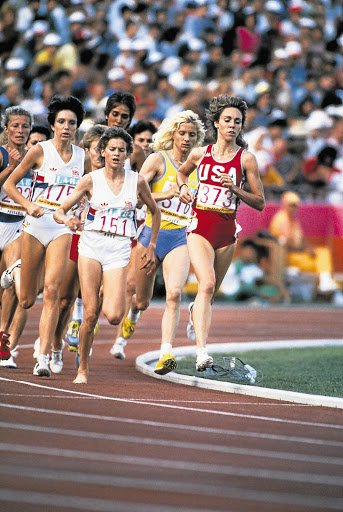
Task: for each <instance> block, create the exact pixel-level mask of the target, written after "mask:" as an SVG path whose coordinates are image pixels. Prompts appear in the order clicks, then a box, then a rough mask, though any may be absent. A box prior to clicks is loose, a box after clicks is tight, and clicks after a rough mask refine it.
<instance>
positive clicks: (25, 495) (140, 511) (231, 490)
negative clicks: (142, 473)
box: [0, 468, 343, 512]
mask: <svg viewBox="0 0 343 512" xmlns="http://www.w3.org/2000/svg"><path fill="white" fill-rule="evenodd" d="M30 469H31V468H30ZM34 471H35V473H37V474H38V475H39V476H38V478H42V479H43V480H46V479H49V480H55V481H57V480H59V481H73V482H76V484H78V485H80V484H88V483H89V482H88V481H87V479H88V478H92V482H91V483H93V484H94V480H96V483H98V485H108V486H111V487H124V488H131V489H143V490H148V491H154V492H159V493H161V492H162V493H163V492H173V493H175V494H200V495H201V496H215V497H221V498H234V499H239V500H247V501H258V502H261V503H264V502H267V503H279V504H287V505H288V506H296V505H298V506H304V505H305V506H307V507H315V509H316V510H318V508H317V507H321V510H325V511H328V510H339V511H342V508H343V500H341V499H339V498H331V497H326V496H325V497H322V496H309V495H304V494H295V493H292V494H290V493H277V492H274V491H271V490H269V491H261V490H253V489H246V488H244V489H242V488H237V487H232V486H231V485H230V486H229V485H228V486H226V488H223V487H219V486H218V485H213V484H208V483H203V484H202V485H200V484H197V483H187V482H184V481H182V482H177V483H176V484H175V483H174V482H172V481H168V482H167V483H166V482H163V481H161V480H149V481H148V480H146V479H141V478H128V477H120V476H119V477H118V476H113V477H111V478H109V477H107V476H103V477H102V478H101V477H100V480H99V475H94V474H89V473H80V472H72V473H69V477H68V478H63V477H62V476H61V474H59V473H57V472H56V471H55V472H53V471H51V470H49V471H47V472H38V471H36V470H35V469H34ZM25 474H27V473H24V476H25ZM29 476H32V474H31V475H29ZM97 477H98V478H97ZM1 500H2V501H10V502H15V503H30V504H31V503H32V504H34V505H36V508H37V505H47V506H49V505H51V506H56V503H58V506H59V507H60V508H64V507H67V508H68V509H74V510H85V511H88V510H90V511H91V512H94V510H96V511H97V512H123V510H129V511H130V512H194V510H195V509H194V507H192V508H191V509H189V508H185V507H183V506H180V505H175V506H168V505H162V504H159V505H153V504H150V503H149V504H143V503H139V504H137V503H132V502H130V501H125V502H120V501H118V500H115V501H114V500H113V501H112V500H110V501H109V500H100V499H95V498H83V497H79V496H65V495H64V494H57V493H56V492H55V493H54V494H51V493H49V494H45V493H38V492H33V491H30V492H26V491H19V490H10V489H2V490H1V489H0V501H1ZM38 508H39V506H38ZM196 510H197V512H219V509H217V508H213V506H212V505H211V503H210V502H209V503H208V505H207V506H206V509H203V508H198V507H197V508H196ZM221 510H222V509H221ZM230 512H235V510H234V509H233V508H231V507H230Z"/></svg>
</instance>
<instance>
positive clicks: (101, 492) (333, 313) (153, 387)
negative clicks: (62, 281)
mask: <svg viewBox="0 0 343 512" xmlns="http://www.w3.org/2000/svg"><path fill="white" fill-rule="evenodd" d="M40 311H41V305H40V304H37V305H36V306H34V308H33V309H32V311H31V315H30V320H29V323H28V326H27V329H26V331H25V335H24V336H23V339H22V344H21V348H20V353H19V357H18V363H19V365H20V368H19V369H17V370H7V369H1V371H0V393H1V400H0V428H1V430H0V433H1V438H0V453H1V459H0V460H1V464H0V468H1V476H0V482H1V484H0V511H1V512H33V511H35V512H36V511H37V510H41V511H43V512H56V511H61V512H68V511H70V512H72V511H93V512H102V511H104V512H116V511H120V512H122V511H123V512H126V511H127V512H136V511H137V512H138V511H139V512H145V511H149V512H174V511H177V512H188V511H197V512H203V511H209V512H210V511H211V512H213V511H229V512H241V511H248V510H249V511H255V510H262V511H263V512H310V511H311V512H312V511H313V512H327V511H331V510H339V511H342V510H343V411H342V410H339V409H330V408H325V407H314V406H305V405H299V404H297V405H294V404H290V403H285V402H279V401H273V400H265V399H263V400H262V399H258V398H253V397H247V396H242V395H231V394H228V393H221V392H218V391H210V390H205V389H197V388H193V387H189V386H181V385H178V384H173V383H170V382H164V381H162V380H156V379H151V378H149V377H147V376H146V375H143V374H141V373H139V372H137V370H135V358H136V357H137V356H138V355H139V354H141V353H143V352H147V351H150V350H157V349H158V348H159V344H160V338H159V336H160V320H161V316H162V309H161V308H160V307H159V306H158V305H155V306H151V308H150V309H149V310H148V311H147V312H146V313H144V315H143V316H142V318H141V319H140V323H139V327H138V329H137V332H136V334H135V336H134V338H133V339H132V340H130V342H129V345H128V347H127V350H126V352H127V358H126V359H125V360H124V361H118V360H114V359H113V358H112V357H111V356H110V355H109V349H110V347H111V344H112V342H113V333H114V328H112V327H110V326H109V325H108V324H107V323H106V321H105V320H104V319H103V318H102V319H101V325H100V331H99V334H98V336H97V338H96V340H95V345H94V353H93V356H92V360H91V373H90V377H89V384H88V385H86V386H80V385H78V386H76V385H74V384H72V380H73V378H74V377H75V374H76V367H75V361H74V355H73V354H72V353H70V352H68V351H67V350H65V353H64V359H65V365H64V369H63V373H62V374H60V375H53V376H52V377H50V378H41V379H39V378H37V377H33V375H32V369H33V365H34V361H33V359H32V342H33V340H34V339H35V338H36V336H37V325H38V317H39V314H40ZM186 322H187V310H186V306H184V307H183V308H182V313H181V321H180V327H179V331H178V338H177V342H176V346H182V345H185V344H187V345H188V344H189V342H188V340H186V337H185V334H184V333H185V329H186ZM342 332H343V315H342V312H341V310H338V309H330V308H326V309H325V308H324V309H322V310H320V309H313V310H310V309H304V308H301V309H300V308H299V309H289V310H287V309H274V308H273V309H264V308H262V309H253V308H252V309H247V308H237V307H232V308H225V307H223V306H220V305H218V306H215V307H214V311H213V324H212V331H211V341H212V342H215V343H218V342H221V341H225V342H228V341H260V340H267V341H268V340H277V339H301V338H302V339H306V338H318V339H320V338H336V339H338V338H341V337H342ZM342 360H343V357H342ZM319 378H320V376H319Z"/></svg>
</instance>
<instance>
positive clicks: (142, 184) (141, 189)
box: [137, 175, 161, 274]
mask: <svg viewBox="0 0 343 512" xmlns="http://www.w3.org/2000/svg"><path fill="white" fill-rule="evenodd" d="M137 192H138V194H139V196H140V198H141V199H142V201H143V202H144V203H145V204H146V205H147V207H148V208H149V210H150V213H151V239H150V243H149V245H148V247H147V248H146V250H145V251H144V252H143V254H142V256H141V262H142V266H141V268H147V269H148V274H149V273H150V272H152V270H153V264H154V263H155V249H156V241H157V237H158V233H159V230H160V224H161V212H160V209H159V208H158V206H157V204H156V201H155V199H154V198H153V197H152V195H151V192H150V188H149V185H148V183H147V181H146V179H145V178H144V177H143V176H140V175H139V176H138V188H137Z"/></svg>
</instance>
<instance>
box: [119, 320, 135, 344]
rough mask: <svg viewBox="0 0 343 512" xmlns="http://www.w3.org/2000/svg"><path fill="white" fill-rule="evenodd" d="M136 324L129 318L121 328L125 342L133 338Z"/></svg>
mask: <svg viewBox="0 0 343 512" xmlns="http://www.w3.org/2000/svg"><path fill="white" fill-rule="evenodd" d="M136 323H137V321H136V322H131V320H130V319H129V317H128V316H127V317H126V318H125V320H124V322H123V325H122V326H121V332H122V335H123V338H124V340H128V339H129V338H131V336H132V335H133V333H134V332H135V329H136Z"/></svg>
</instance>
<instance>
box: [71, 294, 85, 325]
mask: <svg viewBox="0 0 343 512" xmlns="http://www.w3.org/2000/svg"><path fill="white" fill-rule="evenodd" d="M73 319H74V320H82V319H83V302H82V299H80V298H79V297H77V298H76V300H75V303H74V310H73Z"/></svg>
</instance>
